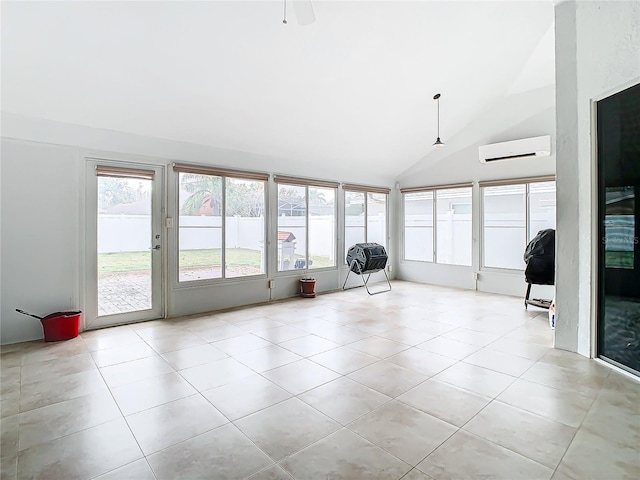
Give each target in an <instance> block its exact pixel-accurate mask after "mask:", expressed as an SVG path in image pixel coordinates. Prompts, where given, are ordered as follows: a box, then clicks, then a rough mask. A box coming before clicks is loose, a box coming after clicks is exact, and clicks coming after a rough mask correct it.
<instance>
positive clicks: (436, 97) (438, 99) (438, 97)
mask: <svg viewBox="0 0 640 480" xmlns="http://www.w3.org/2000/svg"><path fill="white" fill-rule="evenodd" d="M433 98H435V99H436V101H437V102H438V138H440V94H439V93H438V94H437V95H436V96H435V97H433Z"/></svg>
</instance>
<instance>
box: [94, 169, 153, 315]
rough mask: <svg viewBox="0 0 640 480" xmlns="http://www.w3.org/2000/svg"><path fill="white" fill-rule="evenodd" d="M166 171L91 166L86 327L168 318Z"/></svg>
mask: <svg viewBox="0 0 640 480" xmlns="http://www.w3.org/2000/svg"><path fill="white" fill-rule="evenodd" d="M162 174H163V169H162V167H156V166H149V165H134V164H119V163H118V164H116V163H109V162H101V161H90V162H89V168H88V175H87V180H88V189H87V199H88V201H87V210H88V211H87V218H88V220H90V223H91V225H90V227H91V228H88V229H87V231H88V232H91V233H90V236H91V238H89V239H88V242H87V245H88V247H87V248H88V251H89V252H88V255H87V257H88V259H89V261H88V263H89V268H88V277H89V278H88V279H87V280H88V281H87V287H88V294H89V298H88V299H87V300H88V301H87V302H86V307H87V311H86V322H87V325H86V328H98V327H105V326H110V325H118V324H123V323H130V322H136V321H142V320H150V319H153V318H160V317H162V316H163V300H162V293H163V291H162V265H163V257H164V254H163V250H164V244H165V242H164V238H163V237H164V232H163V229H162V211H163V208H162V198H163V196H162V185H163V182H162Z"/></svg>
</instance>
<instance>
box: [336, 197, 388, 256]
mask: <svg viewBox="0 0 640 480" xmlns="http://www.w3.org/2000/svg"><path fill="white" fill-rule="evenodd" d="M344 190H345V192H344V248H345V253H344V257H343V262H345V261H346V257H347V252H348V251H349V248H350V247H351V246H353V245H355V244H356V243H366V242H373V243H378V244H380V245H382V246H383V247H385V248H386V247H387V199H388V198H389V189H388V188H379V187H365V186H360V185H344Z"/></svg>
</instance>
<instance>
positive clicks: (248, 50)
mask: <svg viewBox="0 0 640 480" xmlns="http://www.w3.org/2000/svg"><path fill="white" fill-rule="evenodd" d="M1 8H2V110H3V111H5V112H9V113H13V114H17V115H23V116H26V117H33V118H41V119H47V120H53V121H58V122H66V123H71V124H76V125H83V126H88V127H95V128H103V129H109V130H116V131H121V132H126V133H132V134H137V135H145V136H150V137H156V138H162V139H170V140H176V141H181V142H189V143H194V144H201V145H209V146H215V147H220V148H225V149H231V150H237V151H244V152H252V153H258V154H261V155H267V156H273V157H278V158H288V159H290V161H291V162H295V163H302V164H305V163H307V162H316V163H317V162H322V164H323V165H325V167H326V168H327V170H328V171H329V170H331V171H334V172H340V170H341V169H344V168H345V166H347V165H348V167H349V169H351V170H354V169H358V168H361V169H365V168H367V169H375V170H376V171H377V173H378V174H380V175H386V176H388V177H389V178H395V177H396V176H398V175H399V174H400V173H401V172H403V171H406V170H407V169H408V168H410V167H411V166H412V165H414V164H415V163H416V162H417V161H419V160H420V159H422V158H423V157H425V155H427V154H429V152H430V149H431V143H433V140H434V138H435V130H436V110H435V102H433V100H432V96H433V94H434V93H438V92H439V93H442V99H441V104H440V106H441V114H442V117H441V133H442V136H443V139H447V138H453V137H454V136H455V135H456V134H457V133H458V132H460V131H461V130H462V129H463V128H464V127H465V126H466V125H469V124H470V123H472V122H473V120H474V119H475V118H478V115H480V114H481V112H483V111H484V109H486V108H487V105H490V103H491V102H494V101H496V100H497V99H499V98H501V97H502V96H503V95H505V93H506V92H508V91H509V89H510V88H511V87H512V86H513V85H514V82H516V80H518V79H519V78H520V75H521V72H522V71H523V69H525V67H527V65H528V64H529V65H530V63H529V59H530V58H531V57H532V55H534V52H535V51H536V48H537V46H538V45H539V44H540V42H541V39H542V38H543V36H544V35H545V32H547V31H548V29H549V27H550V25H551V24H552V21H553V3H552V2H550V1H543V2H524V1H523V2H482V1H474V2H458V1H455V2H454V1H442V2H440V1H425V2H395V1H394V2H368V1H353V2H333V1H326V2H325V1H315V2H314V9H315V13H316V21H315V23H313V24H311V25H308V26H299V25H298V24H297V23H296V22H293V21H290V22H289V23H288V24H287V25H283V24H282V21H281V15H282V3H281V2H270V1H263V2H244V1H237V2H227V1H221V2H42V3H31V2H3V3H2V7H1ZM547 60H548V59H547ZM540 61H542V63H543V64H544V63H545V59H544V58H542V60H540V59H537V60H535V62H538V63H539V62H540ZM550 61H551V64H552V63H553V58H551V59H550ZM536 64H537V63H536ZM534 66H535V65H534ZM543 70H544V69H539V68H529V72H530V73H527V74H526V82H523V80H522V79H521V78H520V80H518V82H519V83H518V85H519V86H517V88H518V89H519V90H522V89H523V88H524V89H526V88H529V87H535V86H539V85H540V84H541V82H542V83H544V82H545V78H546V77H544V75H546V72H544V71H543ZM538 76H540V77H541V78H537V77H538ZM336 175H338V173H336ZM331 176H334V175H331Z"/></svg>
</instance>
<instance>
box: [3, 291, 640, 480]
mask: <svg viewBox="0 0 640 480" xmlns="http://www.w3.org/2000/svg"><path fill="white" fill-rule="evenodd" d="M551 345H552V332H551V331H550V330H549V328H548V321H547V314H546V312H545V311H542V310H537V309H532V310H530V311H525V310H524V309H523V306H522V300H521V299H518V298H512V297H502V296H497V295H488V294H481V293H476V292H468V291H460V290H454V289H447V288H441V287H434V286H427V285H420V284H413V283H408V282H394V284H393V290H392V291H391V292H389V293H385V294H383V295H378V296H374V297H369V296H368V295H367V294H366V292H364V291H363V290H362V289H357V290H351V291H347V292H338V293H332V294H327V295H321V296H319V297H317V298H315V299H295V300H291V301H286V302H280V303H273V304H269V305H261V306H256V307H252V308H245V309H241V310H236V311H232V312H225V313H218V314H214V315H201V316H194V317H190V318H183V319H174V320H168V321H154V322H148V323H141V324H136V325H131V326H124V327H116V328H111V329H105V330H101V331H91V332H85V333H83V334H82V336H81V337H80V338H77V339H74V340H70V341H67V342H61V343H56V344H44V343H41V342H30V343H26V344H20V345H10V346H4V347H2V348H1V352H2V353H1V355H2V358H1V372H2V378H1V389H2V391H1V393H2V410H1V411H2V421H1V427H2V445H1V454H2V459H1V466H2V478H3V479H5V478H7V479H12V478H19V479H23V478H42V479H47V480H57V479H64V480H67V479H74V478H78V479H92V478H99V479H103V480H104V479H118V480H121V479H133V480H145V479H154V478H155V479H196V478H208V479H214V478H215V479H244V478H251V479H254V480H264V479H289V480H290V479H291V478H294V479H313V480H316V479H332V480H336V479H358V480H359V479H378V478H380V479H382V478H384V479H400V478H402V479H404V480H425V479H430V478H434V479H464V478H469V479H477V478H483V479H486V478H495V479H508V480H512V479H526V480H532V479H551V478H552V479H554V480H567V479H574V480H583V479H589V478H593V479H606V480H614V479H623V478H628V479H637V478H639V477H640V453H639V447H640V384H638V383H637V382H635V381H633V380H631V379H629V378H627V377H625V376H622V375H619V374H617V373H615V372H612V371H611V370H610V369H608V368H606V367H604V366H602V365H599V364H597V363H595V362H593V361H590V360H588V359H586V358H583V357H580V356H578V355H575V354H571V353H567V352H563V351H559V350H554V349H552V348H551Z"/></svg>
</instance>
